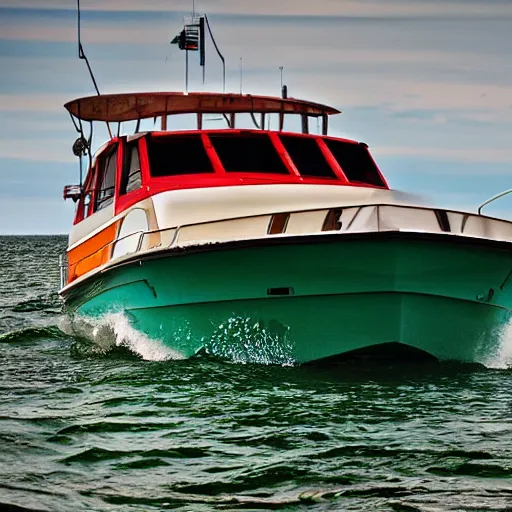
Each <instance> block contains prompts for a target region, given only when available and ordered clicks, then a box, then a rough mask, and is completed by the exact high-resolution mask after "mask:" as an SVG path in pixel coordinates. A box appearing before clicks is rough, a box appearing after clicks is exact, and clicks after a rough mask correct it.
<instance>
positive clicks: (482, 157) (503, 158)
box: [372, 146, 512, 175]
mask: <svg viewBox="0 0 512 512" xmlns="http://www.w3.org/2000/svg"><path fill="white" fill-rule="evenodd" d="M372 153H373V154H374V155H375V156H377V157H380V156H394V157H401V158H408V157H414V158H422V159H424V158H426V159H429V160H435V161H437V162H439V161H449V162H470V163H483V164H486V163H488V164H496V163H498V164H499V163H503V164H511V163H512V149H497V148H488V147H481V148H467V147H460V148H452V147H450V148H443V147H421V146H374V147H372ZM463 172H464V173H466V174H467V173H471V172H472V170H471V169H465V170H464V171H463ZM473 172H476V173H477V174H479V172H478V170H477V169H474V168H473ZM502 172H503V174H506V175H510V173H511V169H510V168H509V167H508V166H506V167H503V169H502Z"/></svg>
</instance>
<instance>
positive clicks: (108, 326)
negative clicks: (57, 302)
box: [60, 313, 185, 361]
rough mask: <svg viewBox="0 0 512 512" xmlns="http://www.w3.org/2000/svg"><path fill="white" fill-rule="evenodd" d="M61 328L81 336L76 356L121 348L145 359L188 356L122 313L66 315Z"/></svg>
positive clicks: (75, 350) (105, 353)
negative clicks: (96, 316)
mask: <svg viewBox="0 0 512 512" xmlns="http://www.w3.org/2000/svg"><path fill="white" fill-rule="evenodd" d="M60 328H61V329H62V330H63V331H64V332H66V333H68V334H70V335H73V336H75V337H77V338H78V340H77V344H76V345H75V346H74V353H75V355H98V354H99V355H107V354H109V353H112V352H114V351H117V352H118V351H119V349H121V350H128V351H129V352H130V353H132V354H134V355H136V356H138V357H140V358H141V359H144V360H146V361H169V360H179V359H185V356H184V355H183V354H180V353H179V352H177V351H176V350H173V349H171V348H170V347H167V346H166V345H165V344H164V343H163V342H162V341H160V340H153V339H151V338H149V337H148V336H147V335H145V334H144V333H142V332H140V331H138V330H137V329H135V328H134V327H133V326H132V325H131V323H130V320H129V319H128V317H127V316H126V315H124V314H123V313H109V314H106V315H103V316H101V317H98V318H93V317H86V316H76V315H75V316H69V317H64V319H63V320H62V322H61V325H60ZM84 341H85V343H84ZM87 342H88V343H87Z"/></svg>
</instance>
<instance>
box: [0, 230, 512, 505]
mask: <svg viewBox="0 0 512 512" xmlns="http://www.w3.org/2000/svg"><path fill="white" fill-rule="evenodd" d="M65 245H66V240H65V238H64V237H61V238H58V237H57V238H51V237H50V238H44V237H40V238H37V237H36V238H30V239H28V238H20V239H18V240H17V241H16V240H15V241H13V240H12V239H10V240H8V242H6V241H5V239H2V237H0V249H3V251H4V252H3V254H8V258H6V265H7V266H6V267H4V268H3V270H2V269H0V280H1V281H0V282H2V284H3V285H4V286H5V290H6V291H5V292H4V294H3V295H2V296H1V297H0V370H1V371H0V510H41V511H51V512H55V511H56V512H60V511H63V512H68V511H69V510H76V511H80V510H84V511H85V510H87V511H89V510H94V511H123V512H124V511H130V510H134V511H140V510H144V511H161V510H171V509H173V510H182V511H187V512H189V511H203V510H204V511H210V510H225V509H228V510H229V509H233V510H239V509H248V510H314V511H331V510H358V511H367V510H379V511H421V512H432V511H440V510H443V511H445V510H446V511H461V510H467V511H470V510H472V511H475V510H478V511H486V510H488V511H491V510H495V511H496V510H502V511H504V510H510V507H511V504H512V478H511V475H512V436H511V435H510V434H511V423H510V421H511V418H512V371H510V370H506V369H486V368H483V367H478V366H470V367H468V366H460V365H442V366H424V367H419V366H415V367H408V366H407V365H396V366H380V367H379V366H376V367H368V366H350V365H345V366H339V367H336V368H295V367H264V366H261V365H253V364H243V365H237V364H227V363H223V362H221V361H214V360H210V359H209V358H208V357H202V358H201V357H200V358H197V359H196V360H184V361H180V360H162V361H154V360H144V358H143V356H142V355H141V352H142V351H143V350H147V352H145V354H146V355H147V356H148V357H147V358H146V359H151V358H152V357H151V354H152V352H151V350H153V349H154V350H157V348H155V346H153V345H144V344H141V345H140V346H137V345H136V343H137V339H138V338H134V339H131V340H129V342H128V343H124V342H119V343H118V342H116V340H117V341H119V340H122V339H124V338H123V337H126V336H128V338H130V334H129V333H128V331H126V330H125V331H123V328H122V326H123V323H122V321H121V323H117V324H116V323H115V322H114V324H115V325H114V324H113V326H114V327H115V328H117V336H118V337H117V338H116V332H115V329H114V344H113V345H112V344H111V345H110V347H111V348H110V349H109V350H103V351H102V350H97V347H98V346H99V347H100V348H101V343H100V344H99V345H98V344H96V345H95V346H96V348H94V346H91V343H90V341H89V342H88V341H87V340H84V339H83V338H82V337H80V336H77V334H76V333H73V332H69V331H66V332H67V333H64V332H62V331H61V330H60V329H59V328H58V327H57V325H62V324H61V323H60V319H59V318H58V316H57V315H56V314H55V311H57V310H58V304H57V303H56V302H55V300H56V298H55V295H54V292H55V289H56V288H57V286H58V278H59V276H58V266H57V261H58V254H59V253H60V252H61V251H62V250H63V248H64V247H65ZM5 269H7V270H5ZM2 272H4V274H6V275H7V279H3V280H2V275H1V273H2ZM36 274H37V275H36ZM6 275H4V276H3V277H4V278H5V277H6ZM27 275H28V276H29V277H27ZM30 276H32V277H30ZM42 276H44V277H42ZM4 283H5V284H4ZM29 283H32V285H31V286H28V284H29ZM225 327H226V326H225ZM228 327H229V328H228ZM226 328H227V330H228V334H229V335H231V336H236V335H238V334H240V333H242V334H243V333H246V332H249V334H250V333H251V332H253V331H251V329H252V330H254V329H256V331H258V329H259V327H255V323H254V322H253V323H247V322H246V323H244V322H241V323H240V322H238V323H237V322H232V323H231V324H230V325H229V326H227V327H226ZM256 331H254V332H256ZM106 332H107V330H99V331H98V333H99V334H98V336H99V337H100V338H101V339H100V342H104V343H107V342H109V343H111V342H112V339H110V341H109V340H105V339H103V338H102V336H107V334H105V333H106ZM280 332H281V331H280ZM218 334H219V336H218V337H216V338H215V339H214V340H213V341H214V342H215V346H213V347H211V349H212V350H213V351H218V350H223V349H224V348H225V347H224V346H223V345H222V336H221V333H220V331H219V333H218ZM281 335H282V336H286V331H285V330H283V331H282V332H281ZM119 336H120V337H119ZM257 336H259V338H258V339H259V340H260V341H261V340H262V339H263V338H264V337H265V332H264V331H262V330H261V329H260V330H259V331H258V332H257ZM107 337H108V336H107ZM267 341H268V340H267ZM270 342H271V343H270V344H272V343H274V342H275V339H274V338H272V339H270ZM134 344H135V345H134ZM134 347H135V348H136V349H137V350H134ZM238 348H239V349H240V350H239V351H238V352H237V353H236V354H235V356H236V357H241V358H242V359H243V362H244V363H248V359H247V357H249V356H251V354H250V353H249V352H248V351H247V350H246V348H244V347H242V346H239V347H238ZM154 353H156V354H158V351H157V352H154ZM266 355H268V354H266ZM281 356H282V358H281V359H282V361H281V362H285V363H286V362H287V359H286V358H287V353H282V354H281ZM244 358H245V359H244ZM156 359H158V358H156ZM163 359H165V358H163Z"/></svg>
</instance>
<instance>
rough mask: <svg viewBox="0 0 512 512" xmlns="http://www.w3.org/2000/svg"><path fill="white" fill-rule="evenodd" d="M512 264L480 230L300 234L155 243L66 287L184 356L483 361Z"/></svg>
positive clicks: (505, 309)
mask: <svg viewBox="0 0 512 512" xmlns="http://www.w3.org/2000/svg"><path fill="white" fill-rule="evenodd" d="M511 270H512V252H511V251H510V249H509V246H508V245H507V244H500V243H496V242H493V243H487V241H484V240H475V239H471V240H466V239H462V238H461V237H454V236H447V235H425V234H418V233H395V232H388V233H386V232H384V233H377V234H375V233H372V234H358V235H352V236H347V235H319V236H311V237H304V236H303V237H289V238H281V239H278V238H276V239H272V240H270V241H269V240H268V239H266V240H265V241H264V243H263V242H261V241H249V242H236V243H227V244H217V245H212V246H204V247H195V248H188V249H181V250H172V251H167V252H160V253H154V254H152V255H148V256H147V257H145V258H143V259H141V258H140V257H139V259H138V260H131V261H126V262H124V263H123V264H122V265H115V266H113V267H112V268H110V269H108V270H106V271H104V272H102V273H101V274H99V275H96V276H92V277H90V278H89V279H88V280H86V281H84V282H83V283H81V284H77V285H76V286H75V287H72V288H70V289H69V290H68V291H67V292H66V293H65V294H64V299H65V300H66V303H67V306H68V309H69V310H70V311H71V312H72V313H75V314H78V315H80V316H86V317H99V316H102V315H106V314H109V313H119V312H121V313H123V314H125V315H126V316H127V317H128V319H129V320H130V322H131V324H132V325H133V327H135V328H136V329H137V330H138V331H140V332H143V333H144V334H146V335H147V336H149V337H150V338H152V339H154V340H160V341H161V342H162V343H164V344H166V345H167V346H169V347H170V348H172V349H173V350H175V351H176V352H178V353H180V354H181V355H183V356H185V357H190V356H192V355H194V354H196V353H198V352H200V351H206V352H208V353H211V354H213V355H216V356H219V357H225V358H228V359H232V360H240V361H255V362H265V363H278V364H279V363H287V362H290V363H292V362H294V363H295V362H296V363H308V362H313V361H320V360H328V361H332V360H338V359H343V358H345V357H351V356H364V355H365V354H366V356H369V357H374V356H375V357H376V356H377V353H378V355H379V356H382V355H390V354H398V353H402V354H405V355H410V356H411V357H416V356H417V355H421V354H423V355H425V356H429V357H433V358H436V359H438V360H441V361H447V360H455V361H463V362H481V363H485V362H486V361H487V360H488V359H489V358H493V357H495V356H496V355H497V353H498V352H499V350H500V348H501V346H502V344H503V343H504V342H506V339H505V338H506V327H507V325H508V324H509V322H510V320H511V316H512V314H511V308H512V278H511V277H510V274H511ZM376 346H380V348H381V349H382V350H380V351H375V347H376ZM397 348H398V349H400V348H403V349H404V350H403V351H401V350H396V349H397ZM367 349H371V350H369V351H368V350H367Z"/></svg>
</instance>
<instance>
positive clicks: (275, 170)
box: [209, 133, 289, 174]
mask: <svg viewBox="0 0 512 512" xmlns="http://www.w3.org/2000/svg"><path fill="white" fill-rule="evenodd" d="M209 137H210V140H211V142H212V145H213V147H214V149H215V151H216V152H217V154H218V155H219V158H220V161H221V162H222V164H223V165H224V169H226V172H261V173H269V174H289V172H288V169H287V168H286V166H285V164H284V163H283V161H282V160H281V158H280V157H279V154H278V153H277V150H276V148H275V147H274V145H273V144H272V141H271V140H270V138H269V137H268V135H267V134H253V133H251V134H236V135H233V134H227V135H226V134H211V135H209Z"/></svg>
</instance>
